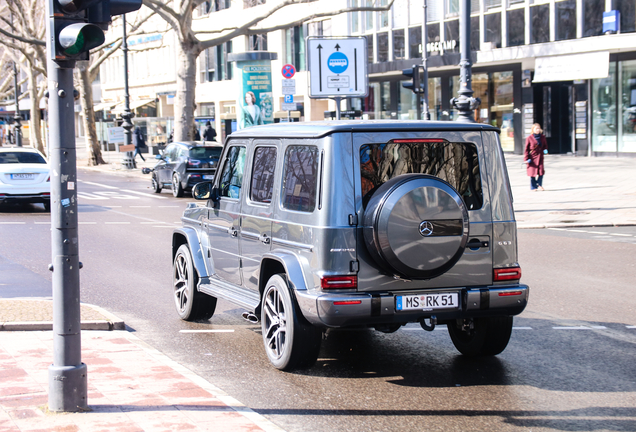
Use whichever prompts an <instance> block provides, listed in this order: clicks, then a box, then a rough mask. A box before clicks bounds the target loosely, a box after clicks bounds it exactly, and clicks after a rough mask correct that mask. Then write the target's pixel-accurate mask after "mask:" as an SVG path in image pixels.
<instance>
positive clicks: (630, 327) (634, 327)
mask: <svg viewBox="0 0 636 432" xmlns="http://www.w3.org/2000/svg"><path fill="white" fill-rule="evenodd" d="M625 327H627V328H629V329H632V328H633V329H636V326H625Z"/></svg>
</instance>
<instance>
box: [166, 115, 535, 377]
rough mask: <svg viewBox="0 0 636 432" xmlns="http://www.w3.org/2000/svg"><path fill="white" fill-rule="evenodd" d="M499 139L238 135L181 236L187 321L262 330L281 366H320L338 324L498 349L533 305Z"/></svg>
mask: <svg viewBox="0 0 636 432" xmlns="http://www.w3.org/2000/svg"><path fill="white" fill-rule="evenodd" d="M498 132H499V130H498V129H497V128H494V127H491V126H488V125H483V124H468V123H455V122H453V123H451V122H403V121H346V122H344V121H343V122H324V123H304V124H303V123H300V124H284V125H270V126H263V127H253V128H248V129H244V130H241V131H238V132H235V133H232V135H230V136H229V138H228V139H227V141H226V143H225V147H224V150H223V154H222V155H221V159H220V162H219V171H218V172H217V175H216V177H215V179H214V181H213V182H203V183H199V184H198V185H196V186H195V187H194V189H193V196H194V197H195V198H196V199H198V200H206V201H207V203H206V205H198V204H196V203H193V204H190V205H189V206H188V208H187V209H186V210H185V212H184V214H183V217H182V221H183V227H182V228H178V229H176V230H175V231H174V233H173V238H172V256H173V262H174V268H173V283H174V300H175V303H176V307H177V312H178V313H179V316H180V317H181V318H182V319H184V320H188V321H190V320H207V319H210V318H211V317H212V315H213V314H214V310H215V307H216V301H217V299H218V298H222V299H225V300H228V301H230V302H233V303H235V304H237V305H239V306H242V307H243V308H245V309H246V312H245V313H244V314H243V315H244V318H246V319H248V320H251V321H252V322H254V323H256V322H258V321H260V322H261V325H262V334H263V342H264V345H265V351H266V353H267V356H268V357H269V360H270V362H271V363H272V364H273V365H274V366H275V367H276V368H278V369H281V370H291V369H294V368H297V367H306V366H309V365H312V364H313V363H314V362H315V361H316V359H317V356H318V351H319V350H320V343H321V340H322V333H323V331H324V330H325V329H329V328H343V327H352V326H358V327H359V326H368V327H373V328H375V329H376V330H379V331H382V332H394V331H396V330H398V329H399V328H400V327H401V326H403V325H405V324H407V323H412V322H419V323H420V324H421V326H422V327H423V328H424V329H425V330H432V329H433V328H434V327H435V325H436V324H446V326H447V328H448V332H449V334H450V337H451V339H452V341H453V344H454V345H455V347H456V348H457V349H458V350H459V351H460V352H461V353H462V354H464V355H468V356H478V355H496V354H499V353H501V352H502V351H503V350H504V349H505V348H506V346H507V344H508V341H509V339H510V334H511V330H512V321H513V319H512V317H513V315H517V314H519V313H521V312H522V311H523V310H524V308H525V307H526V304H527V302H528V294H529V288H528V286H526V285H522V284H520V283H519V280H520V278H521V269H520V267H519V264H518V262H517V232H516V223H515V219H514V212H513V208H512V194H511V190H510V183H509V180H508V177H507V172H506V167H505V162H504V157H503V153H502V150H501V145H500V143H499V135H498Z"/></svg>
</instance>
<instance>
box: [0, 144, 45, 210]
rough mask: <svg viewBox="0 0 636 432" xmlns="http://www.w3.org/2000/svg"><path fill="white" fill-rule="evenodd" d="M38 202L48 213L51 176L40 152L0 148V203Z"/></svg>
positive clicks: (26, 149)
mask: <svg viewBox="0 0 636 432" xmlns="http://www.w3.org/2000/svg"><path fill="white" fill-rule="evenodd" d="M5 203H40V204H43V205H44V209H45V210H46V211H50V210H51V176H50V174H49V164H48V162H47V161H46V158H45V157H44V155H43V154H42V153H40V152H39V151H37V150H36V149H34V148H31V147H0V204H5Z"/></svg>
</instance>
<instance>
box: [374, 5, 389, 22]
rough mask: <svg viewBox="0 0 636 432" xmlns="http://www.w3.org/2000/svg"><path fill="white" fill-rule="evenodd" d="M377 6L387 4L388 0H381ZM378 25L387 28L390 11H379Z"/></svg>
mask: <svg viewBox="0 0 636 432" xmlns="http://www.w3.org/2000/svg"><path fill="white" fill-rule="evenodd" d="M376 5H377V6H386V5H387V0H380V1H379V2H376ZM378 25H379V26H380V28H387V27H388V26H389V11H381V12H378Z"/></svg>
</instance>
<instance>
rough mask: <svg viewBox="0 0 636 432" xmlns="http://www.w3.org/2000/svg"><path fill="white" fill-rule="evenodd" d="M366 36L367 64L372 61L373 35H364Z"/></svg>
mask: <svg viewBox="0 0 636 432" xmlns="http://www.w3.org/2000/svg"><path fill="white" fill-rule="evenodd" d="M365 37H366V38H367V61H368V62H369V64H371V63H374V60H373V35H372V34H370V35H366V36H365Z"/></svg>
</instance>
